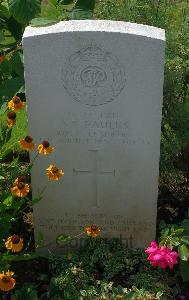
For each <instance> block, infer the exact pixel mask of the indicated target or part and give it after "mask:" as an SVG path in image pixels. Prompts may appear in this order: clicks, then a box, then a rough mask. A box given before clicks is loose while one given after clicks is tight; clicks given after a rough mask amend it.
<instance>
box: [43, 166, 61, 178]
mask: <svg viewBox="0 0 189 300" xmlns="http://www.w3.org/2000/svg"><path fill="white" fill-rule="evenodd" d="M46 171H47V172H46V174H47V176H48V178H49V180H59V179H60V177H62V176H63V175H64V172H63V171H62V170H60V169H58V168H57V167H56V166H54V165H50V166H49V167H48V168H47V169H46Z"/></svg>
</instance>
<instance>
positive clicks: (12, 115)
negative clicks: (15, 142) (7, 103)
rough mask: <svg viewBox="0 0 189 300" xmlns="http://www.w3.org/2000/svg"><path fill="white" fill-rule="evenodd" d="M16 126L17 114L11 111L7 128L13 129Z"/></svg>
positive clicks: (8, 115)
mask: <svg viewBox="0 0 189 300" xmlns="http://www.w3.org/2000/svg"><path fill="white" fill-rule="evenodd" d="M15 124H16V113H15V112H14V111H10V112H8V113H7V126H8V127H9V128H11V127H13V126H14V125H15Z"/></svg>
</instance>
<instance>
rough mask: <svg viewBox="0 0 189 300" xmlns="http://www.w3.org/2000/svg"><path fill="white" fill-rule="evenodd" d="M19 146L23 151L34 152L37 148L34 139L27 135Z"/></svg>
mask: <svg viewBox="0 0 189 300" xmlns="http://www.w3.org/2000/svg"><path fill="white" fill-rule="evenodd" d="M19 144H20V146H21V148H22V149H23V150H27V151H30V150H31V151H32V150H34V148H35V144H34V143H33V139H32V137H31V136H29V135H27V136H26V137H25V138H24V139H22V140H20V141H19Z"/></svg>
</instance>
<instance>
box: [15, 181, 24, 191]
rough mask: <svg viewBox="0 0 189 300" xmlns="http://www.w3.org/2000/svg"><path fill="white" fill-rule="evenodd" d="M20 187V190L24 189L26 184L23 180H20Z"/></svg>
mask: <svg viewBox="0 0 189 300" xmlns="http://www.w3.org/2000/svg"><path fill="white" fill-rule="evenodd" d="M17 186H18V189H19V190H23V188H24V187H25V184H24V183H23V182H18V185H17Z"/></svg>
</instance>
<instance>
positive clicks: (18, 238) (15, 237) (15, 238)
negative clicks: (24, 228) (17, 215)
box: [11, 234, 20, 244]
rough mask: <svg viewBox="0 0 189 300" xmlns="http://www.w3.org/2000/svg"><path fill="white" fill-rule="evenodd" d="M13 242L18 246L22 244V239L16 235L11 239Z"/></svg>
mask: <svg viewBox="0 0 189 300" xmlns="http://www.w3.org/2000/svg"><path fill="white" fill-rule="evenodd" d="M11 242H12V243H13V244H18V243H19V242H20V237H19V236H18V235H16V234H14V235H13V236H12V238H11Z"/></svg>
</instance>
